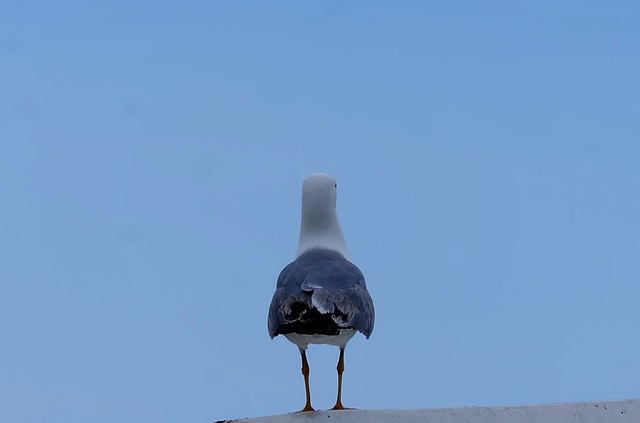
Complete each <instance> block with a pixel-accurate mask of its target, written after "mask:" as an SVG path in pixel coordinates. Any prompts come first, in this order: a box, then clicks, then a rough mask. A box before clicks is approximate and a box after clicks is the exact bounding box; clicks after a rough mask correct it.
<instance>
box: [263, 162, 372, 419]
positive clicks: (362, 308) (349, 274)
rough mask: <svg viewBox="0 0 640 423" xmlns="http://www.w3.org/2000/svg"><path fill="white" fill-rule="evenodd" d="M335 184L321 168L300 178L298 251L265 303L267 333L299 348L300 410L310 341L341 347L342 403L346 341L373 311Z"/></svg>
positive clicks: (366, 325) (366, 328) (366, 331)
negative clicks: (342, 219) (341, 217)
mask: <svg viewBox="0 0 640 423" xmlns="http://www.w3.org/2000/svg"><path fill="white" fill-rule="evenodd" d="M337 188H338V184H337V182H336V180H335V179H333V178H332V177H331V176H329V175H327V174H326V173H314V174H313V175H311V176H309V177H308V178H307V179H305V181H304V183H303V184H302V219H301V224H300V240H299V243H298V251H297V253H296V258H295V260H294V261H293V262H291V263H289V264H288V265H287V266H286V267H285V268H284V269H283V270H282V272H281V273H280V276H279V277H278V282H277V284H276V291H275V293H274V294H273V299H272V300H271V306H270V307H269V318H268V329H269V336H271V339H273V338H274V337H276V336H278V335H284V337H285V338H287V339H288V340H289V341H291V342H292V343H294V344H295V345H296V346H297V347H298V349H299V350H300V355H301V356H302V375H303V376H304V387H305V390H306V397H307V402H306V404H305V406H304V408H303V409H302V410H301V411H314V408H313V407H312V406H311V393H310V390H309V363H308V362H307V355H306V351H307V348H308V346H309V344H329V345H336V346H338V347H339V348H340V358H339V359H338V366H337V370H338V398H337V400H336V404H335V406H334V407H333V408H332V409H333V410H345V409H346V408H345V407H344V406H343V405H342V373H343V372H344V350H345V347H346V345H347V342H349V340H350V339H351V338H352V337H353V336H354V335H355V334H356V332H357V331H359V332H361V333H362V334H363V335H364V336H365V337H366V338H367V339H369V336H370V335H371V332H372V331H373V324H374V320H375V312H374V309H373V301H372V300H371V296H370V295H369V292H368V291H367V285H366V284H365V280H364V276H363V275H362V272H361V271H360V269H358V267H357V266H356V265H355V264H353V263H352V262H351V260H350V258H349V253H348V251H347V244H346V242H345V239H344V234H343V233H342V228H341V226H340V221H339V220H338V214H337V213H336V200H337Z"/></svg>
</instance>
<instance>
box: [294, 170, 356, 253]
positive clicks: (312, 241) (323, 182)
mask: <svg viewBox="0 0 640 423" xmlns="http://www.w3.org/2000/svg"><path fill="white" fill-rule="evenodd" d="M337 188H338V183H337V182H336V180H335V179H333V178H332V177H331V176H330V175H327V174H326V173H314V174H313V175H311V176H309V177H308V178H307V179H305V180H304V183H303V184H302V221H301V224H300V243H299V244H298V252H297V254H296V257H297V256H300V255H301V254H303V253H305V252H306V251H308V250H311V249H313V248H326V249H330V250H335V251H338V252H339V253H340V254H342V255H343V256H344V257H346V258H348V257H349V253H348V252H347V244H346V242H345V239H344V234H343V233H342V228H341V227H340V221H339V220H338V214H337V213H336V201H337Z"/></svg>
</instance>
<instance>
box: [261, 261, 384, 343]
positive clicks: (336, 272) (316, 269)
mask: <svg viewBox="0 0 640 423" xmlns="http://www.w3.org/2000/svg"><path fill="white" fill-rule="evenodd" d="M310 316H311V317H312V320H313V321H314V325H316V326H314V327H313V328H311V329H310V328H309V320H310ZM314 316H315V317H314ZM374 321H375V311H374V308H373V301H372V300H371V296H370V295H369V292H368V291H367V286H366V283H365V280H364V276H363V275H362V272H361V271H360V269H358V267H357V266H356V265H355V264H353V263H351V262H350V261H349V260H347V259H345V258H344V257H343V256H342V255H341V254H340V253H338V252H336V251H332V250H325V249H317V250H311V251H308V252H306V253H304V254H302V255H301V256H300V257H298V258H297V259H296V260H295V261H293V262H292V263H290V264H289V265H287V266H286V267H285V268H284V269H283V270H282V272H281V273H280V276H279V277H278V282H277V285H276V292H275V293H274V295H273V299H272V300H271V306H270V308H269V321H268V329H269V335H270V336H271V337H272V338H273V337H274V336H276V335H278V334H280V333H288V332H296V333H310V332H309V331H310V330H311V331H313V330H315V329H314V328H316V327H317V326H318V325H319V326H320V327H319V328H318V329H319V331H320V333H325V332H323V331H324V330H331V329H328V328H326V327H322V326H323V325H325V326H326V325H327V324H330V325H334V324H335V327H336V328H355V329H357V330H358V331H360V332H362V333H363V334H364V335H365V336H366V337H367V338H369V336H370V335H371V332H372V331H373V325H374ZM305 325H306V326H305ZM326 333H329V332H326Z"/></svg>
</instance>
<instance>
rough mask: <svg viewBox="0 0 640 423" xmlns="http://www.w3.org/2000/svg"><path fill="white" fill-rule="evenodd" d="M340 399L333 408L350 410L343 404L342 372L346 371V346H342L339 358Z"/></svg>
mask: <svg viewBox="0 0 640 423" xmlns="http://www.w3.org/2000/svg"><path fill="white" fill-rule="evenodd" d="M336 369H337V370H338V399H337V400H336V405H334V406H333V408H332V410H349V409H348V408H346V407H345V406H344V405H342V373H343V372H344V348H340V359H339V360H338V367H336Z"/></svg>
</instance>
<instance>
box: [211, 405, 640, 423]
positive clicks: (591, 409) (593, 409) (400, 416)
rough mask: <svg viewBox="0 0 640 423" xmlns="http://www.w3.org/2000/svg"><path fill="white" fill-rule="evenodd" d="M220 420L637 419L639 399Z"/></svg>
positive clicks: (586, 422)
mask: <svg viewBox="0 0 640 423" xmlns="http://www.w3.org/2000/svg"><path fill="white" fill-rule="evenodd" d="M223 421H229V422H231V421H233V422H239V423H276V422H277V423H300V422H305V423H306V422H330V423H338V422H341V423H364V422H377V423H397V422H402V423H418V422H420V423H603V422H604V423H639V422H640V400H625V401H593V402H574V403H561V404H544V405H522V406H515V407H464V408H433V409H418V410H346V411H315V412H311V413H292V414H282V415H278V416H268V417H256V418H249V419H240V420H223Z"/></svg>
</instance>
